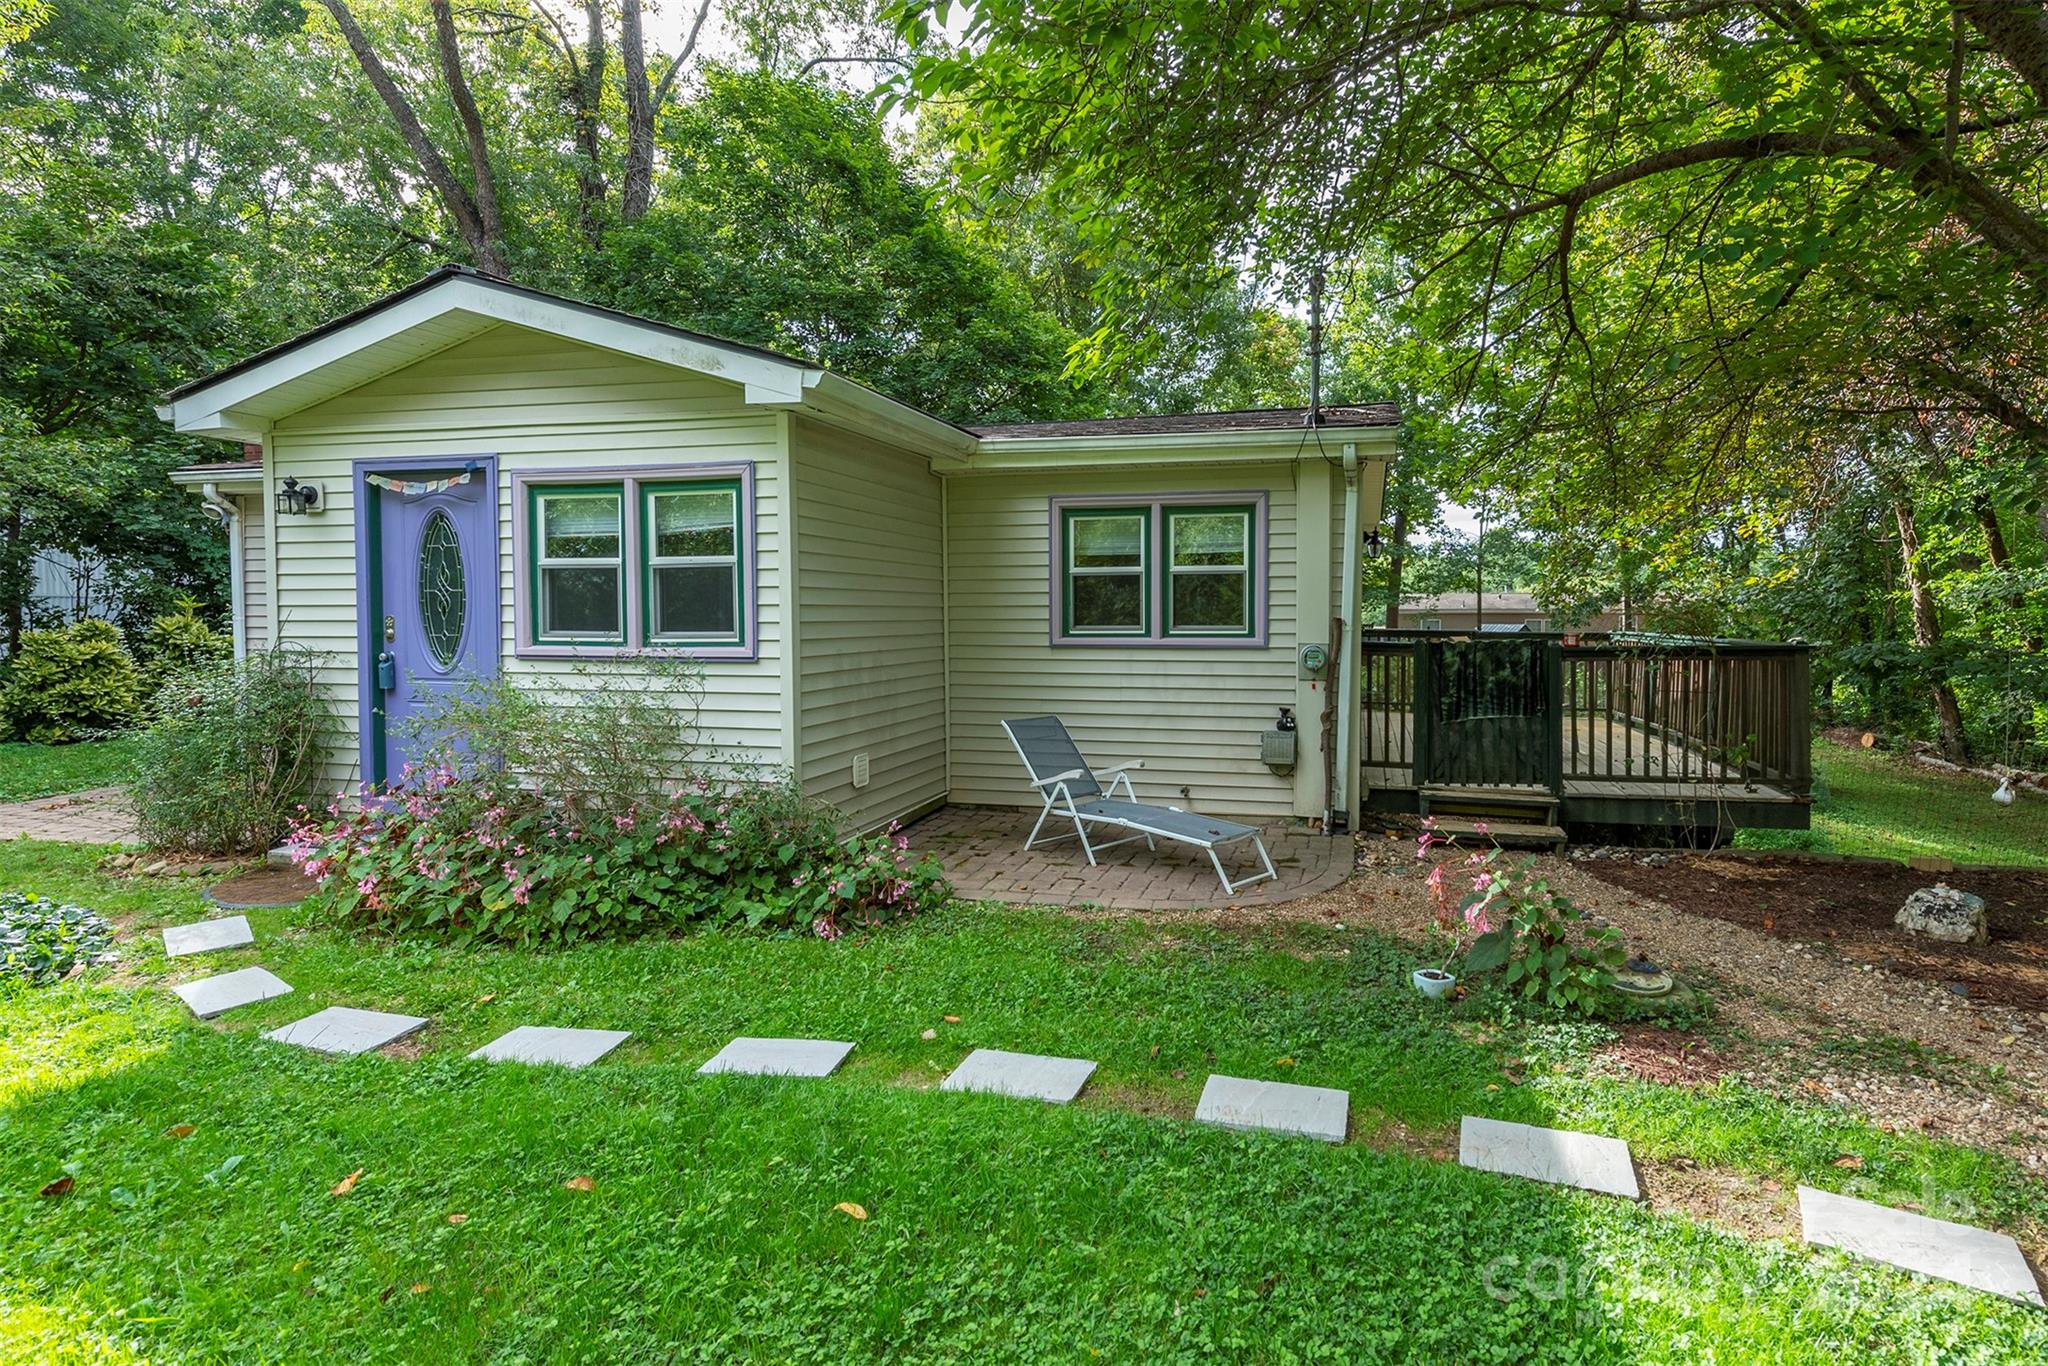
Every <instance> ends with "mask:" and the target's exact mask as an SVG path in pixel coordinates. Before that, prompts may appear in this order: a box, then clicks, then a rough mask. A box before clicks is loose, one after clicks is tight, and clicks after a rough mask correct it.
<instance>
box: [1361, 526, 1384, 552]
mask: <svg viewBox="0 0 2048 1366" xmlns="http://www.w3.org/2000/svg"><path fill="white" fill-rule="evenodd" d="M1384 545H1385V542H1383V541H1382V540H1381V539H1380V529H1379V528H1378V527H1374V528H1373V529H1372V530H1371V531H1368V532H1366V533H1365V558H1367V559H1368V560H1377V559H1378V558H1379V557H1380V551H1381V549H1383V548H1384Z"/></svg>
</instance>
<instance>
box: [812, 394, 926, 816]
mask: <svg viewBox="0 0 2048 1366" xmlns="http://www.w3.org/2000/svg"><path fill="white" fill-rule="evenodd" d="M793 445H794V451H795V457H796V459H795V467H796V475H795V480H794V490H795V498H794V502H795V506H796V514H797V528H796V546H797V633H798V644H799V648H798V662H797V676H798V687H797V707H798V712H797V735H798V742H797V752H798V755H799V756H800V758H799V764H798V767H799V770H800V772H801V775H802V778H803V785H804V790H805V791H807V792H809V793H811V794H813V795H815V796H821V797H824V798H826V799H828V800H830V801H831V802H833V803H834V804H836V805H837V806H838V807H839V808H840V809H841V810H842V811H843V812H845V813H846V816H847V821H848V824H849V825H850V826H853V827H855V828H866V827H871V826H876V825H880V824H883V823H885V822H887V821H888V820H890V819H893V818H896V817H900V816H902V815H904V814H906V813H909V812H913V811H916V810H918V809H920V808H923V807H927V806H930V805H932V804H934V803H937V802H940V801H943V800H944V799H945V796H946V713H945V695H946V685H945V667H946V657H945V597H944V589H943V586H942V569H943V559H942V546H941V541H940V527H941V495H942V490H941V488H940V484H939V480H938V479H937V478H936V477H935V476H934V475H933V474H932V473H931V470H930V467H929V464H928V462H927V461H926V460H924V459H923V458H922V457H920V456H912V455H907V454H904V453H902V452H900V451H897V450H894V449H892V448H891V447H888V446H885V445H882V444H880V443H877V442H874V441H871V440H868V439H865V438H863V437H859V436H855V435H852V434H850V433H847V432H843V431H841V430H839V429H837V428H833V427H828V426H825V425H823V424H820V423H816V422H811V421H807V420H800V421H798V422H797V423H796V424H795V435H794V439H793ZM861 753H865V754H866V755H867V756H868V763H869V773H870V779H869V783H868V785H867V786H866V787H864V788H856V787H854V785H853V760H854V756H855V755H856V754H861Z"/></svg>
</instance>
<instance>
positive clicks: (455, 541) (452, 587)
mask: <svg viewBox="0 0 2048 1366" xmlns="http://www.w3.org/2000/svg"><path fill="white" fill-rule="evenodd" d="M468 600H469V593H468V587H467V585H465V583H464V582H463V576H462V540H461V538H460V537H458V536H457V535H456V534H455V523H454V521H453V520H452V519H450V517H449V516H448V514H447V513H446V512H445V511H443V510H441V509H439V508H436V509H435V510H434V512H433V515H431V516H429V517H428V518H427V525H426V527H425V528H424V529H423V530H422V531H421V532H420V630H421V632H422V633H423V634H424V635H425V636H426V644H427V653H428V654H429V655H431V656H433V660H434V663H435V664H436V665H438V666H439V667H440V668H443V669H450V668H453V667H454V666H455V660H456V657H457V656H458V655H460V654H461V653H462V617H463V612H464V610H465V608H466V607H467V606H468Z"/></svg>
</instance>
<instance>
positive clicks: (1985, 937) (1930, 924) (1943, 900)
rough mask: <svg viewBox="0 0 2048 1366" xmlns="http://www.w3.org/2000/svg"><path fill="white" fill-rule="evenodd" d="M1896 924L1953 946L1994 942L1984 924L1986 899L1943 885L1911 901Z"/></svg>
mask: <svg viewBox="0 0 2048 1366" xmlns="http://www.w3.org/2000/svg"><path fill="white" fill-rule="evenodd" d="M1893 922H1894V923H1895V924H1897V925H1898V927H1899V928H1900V929H1902V930H1904V931H1905V932H1906V933H1907V934H1918V935H1925V936H1926V937H1927V938H1929V939H1939V940H1942V941H1943V942H1945V943H1950V944H1982V943H1986V942H1988V941H1989V940H1990V938H1991V933H1990V931H1989V929H1987V928H1986V926H1985V924H1984V898H1982V897H1980V896H1973V895H1972V894H1970V893H1969V892H1962V891H1957V890H1956V889H1955V888H1953V887H1950V886H1949V885H1948V884H1947V883H1943V882H1937V883H1935V884H1934V885H1933V886H1932V887H1922V888H1921V889H1920V890H1919V891H1917V892H1915V893H1913V894H1912V895H1911V896H1909V897H1907V898H1906V904H1905V905H1903V906H1901V907H1899V913H1898V915H1897V916H1895V917H1894V918H1893Z"/></svg>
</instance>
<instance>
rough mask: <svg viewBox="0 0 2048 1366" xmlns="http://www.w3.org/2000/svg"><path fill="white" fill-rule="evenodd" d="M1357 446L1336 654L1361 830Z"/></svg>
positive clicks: (1350, 784)
mask: <svg viewBox="0 0 2048 1366" xmlns="http://www.w3.org/2000/svg"><path fill="white" fill-rule="evenodd" d="M1360 544H1361V542H1360V539H1359V533H1358V447H1357V446H1356V445H1355V444H1353V443H1351V442H1349V441H1347V442H1345V443H1344V591H1343V595H1342V602H1343V606H1342V611H1343V617H1344V634H1343V638H1342V640H1341V641H1340V642H1339V643H1338V647H1337V648H1338V650H1339V654H1338V656H1337V790H1338V791H1339V792H1341V793H1343V795H1344V820H1345V826H1344V828H1345V829H1346V830H1348V831H1351V832H1353V833H1356V832H1357V830H1358V819H1359V810H1358V806H1359V803H1358V688H1359V673H1358V666H1359V658H1358V656H1359V646H1360V644H1361V642H1360V640H1359V638H1358V635H1359V633H1358V595H1359V575H1360V574H1361V572H1362V570H1361V568H1360V566H1359V563H1358V548H1359V545H1360Z"/></svg>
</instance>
